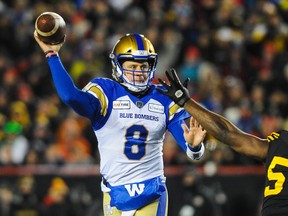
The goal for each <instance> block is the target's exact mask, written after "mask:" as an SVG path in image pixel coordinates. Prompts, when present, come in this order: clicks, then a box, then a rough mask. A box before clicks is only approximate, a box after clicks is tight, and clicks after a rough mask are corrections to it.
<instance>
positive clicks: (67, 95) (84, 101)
mask: <svg viewBox="0 0 288 216" xmlns="http://www.w3.org/2000/svg"><path fill="white" fill-rule="evenodd" d="M48 64H49V67H50V70H51V73H52V78H53V82H54V85H55V88H56V91H57V93H58V95H59V97H60V98H61V100H62V101H63V102H64V103H65V104H66V105H68V106H69V107H71V108H72V109H73V110H74V111H75V112H77V113H78V114H79V115H82V116H84V117H87V118H89V119H92V118H93V116H94V115H95V113H96V111H97V110H100V102H99V100H98V99H97V98H95V97H93V96H92V95H91V94H90V93H88V92H84V91H82V90H80V89H78V88H77V87H76V86H75V84H74V82H73V80H72V78H71V77H70V75H69V74H68V72H67V71H66V69H65V68H64V66H63V64H62V62H61V60H60V58H59V56H52V57H50V58H48Z"/></svg>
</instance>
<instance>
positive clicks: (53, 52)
mask: <svg viewBox="0 0 288 216" xmlns="http://www.w3.org/2000/svg"><path fill="white" fill-rule="evenodd" d="M57 55H58V53H57V52H56V51H53V50H48V51H46V52H45V57H46V58H47V59H48V58H50V57H51V56H57Z"/></svg>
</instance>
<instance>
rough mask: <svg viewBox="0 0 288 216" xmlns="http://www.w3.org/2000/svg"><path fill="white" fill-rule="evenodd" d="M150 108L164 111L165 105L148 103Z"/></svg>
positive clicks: (160, 111) (152, 110)
mask: <svg viewBox="0 0 288 216" xmlns="http://www.w3.org/2000/svg"><path fill="white" fill-rule="evenodd" d="M148 110H149V111H150V112H156V113H164V106H162V105H159V104H153V103H149V104H148Z"/></svg>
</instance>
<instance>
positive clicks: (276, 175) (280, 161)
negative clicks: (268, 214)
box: [264, 156, 288, 197]
mask: <svg viewBox="0 0 288 216" xmlns="http://www.w3.org/2000/svg"><path fill="white" fill-rule="evenodd" d="M276 165H281V166H285V167H288V159H286V158H283V157H278V156H275V157H274V158H273V160H272V162H271V164H270V166H269V168H268V171H267V178H268V180H269V181H276V182H275V186H274V188H272V189H271V188H270V186H266V187H265V191H264V197H267V196H270V195H276V194H279V193H280V192H281V191H282V189H283V184H284V182H285V176H284V175H283V173H282V172H273V169H274V168H275V166H276Z"/></svg>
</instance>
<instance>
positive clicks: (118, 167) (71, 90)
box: [34, 33, 206, 216]
mask: <svg viewBox="0 0 288 216" xmlns="http://www.w3.org/2000/svg"><path fill="white" fill-rule="evenodd" d="M34 37H35V39H36V41H37V42H38V44H39V46H40V47H41V49H42V50H43V52H44V53H45V55H46V58H47V61H48V64H49V67H50V70H51V73H52V77H53V81H54V84H55V87H56V90H57V93H58V95H59V96H60V98H61V99H62V100H63V102H64V103H66V104H67V105H68V106H70V107H71V108H72V109H73V110H75V111H76V112H77V113H78V114H80V115H82V116H84V117H87V118H88V119H89V120H90V121H91V124H92V127H93V130H94V132H95V135H96V136H97V140H98V149H99V153H100V173H101V175H102V183H101V188H102V191H103V193H104V196H103V197H104V198H103V208H104V215H105V216H106V215H114V216H121V215H122V216H124V215H125V216H128V215H131V216H132V215H135V216H147V215H157V216H166V215H167V189H166V187H165V176H164V168H163V158H162V148H163V140H164V136H165V132H166V130H167V129H168V131H170V132H171V133H172V135H173V136H174V137H175V139H176V141H177V143H178V144H179V145H180V146H181V148H182V149H183V150H184V151H186V153H187V155H188V157H189V158H191V159H192V160H196V159H197V160H198V159H200V158H201V157H202V155H203V153H204V145H203V143H202V141H203V139H204V137H205V134H206V131H205V130H203V129H202V128H201V126H199V125H197V126H195V124H193V125H191V126H192V129H193V130H192V129H191V130H188V127H187V128H185V137H186V140H187V142H186V140H185V138H184V131H183V129H182V127H181V125H182V124H185V121H184V120H185V119H187V118H189V117H190V114H188V113H187V112H186V111H185V110H184V109H183V108H181V107H180V106H179V105H178V104H176V103H175V102H174V101H173V100H171V99H170V98H169V97H167V96H165V95H162V94H160V93H159V92H158V91H157V90H156V86H155V85H154V84H152V80H153V78H154V74H155V71H156V66H157V59H158V56H157V53H156V52H155V50H154V47H153V45H152V43H151V42H150V41H149V40H148V39H147V38H146V37H144V36H143V35H140V34H127V35H125V36H123V37H122V38H120V39H119V40H118V41H117V43H116V44H115V46H114V48H113V50H112V52H111V54H110V59H111V62H112V75H113V79H108V78H95V79H92V80H91V81H90V82H89V83H88V84H87V85H86V87H84V89H82V90H81V89H78V88H77V87H76V86H75V85H74V83H73V81H72V79H71V77H70V76H69V74H68V73H67V71H66V69H65V68H64V66H63V65H62V63H61V59H60V57H59V54H58V52H59V50H60V48H61V46H62V45H63V43H65V41H64V42H63V43H61V44H58V45H48V44H45V43H43V42H42V41H41V40H40V39H39V38H38V37H37V34H36V33H34ZM160 88H161V87H160Z"/></svg>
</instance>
